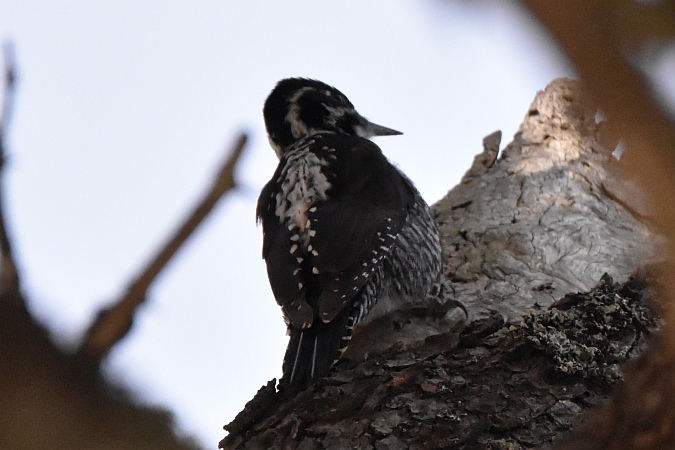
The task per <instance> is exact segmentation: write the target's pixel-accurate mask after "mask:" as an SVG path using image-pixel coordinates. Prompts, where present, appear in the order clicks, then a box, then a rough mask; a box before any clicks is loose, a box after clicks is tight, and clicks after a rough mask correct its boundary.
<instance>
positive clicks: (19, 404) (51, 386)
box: [0, 44, 246, 450]
mask: <svg viewBox="0 0 675 450" xmlns="http://www.w3.org/2000/svg"><path fill="white" fill-rule="evenodd" d="M4 61H5V66H4V77H3V78H4V92H3V104H2V111H1V114H2V116H1V117H0V151H1V152H0V175H2V179H0V252H1V257H2V267H1V270H2V271H1V273H0V275H1V276H0V448H1V449H42V448H50V449H63V450H66V449H67V450H77V449H83V450H84V449H92V448H109V449H131V448H133V449H135V450H138V449H157V448H161V449H164V450H170V449H173V450H195V449H197V448H198V446H197V444H196V443H194V442H192V441H191V440H190V439H189V438H188V437H185V436H183V437H181V436H177V434H176V426H175V423H174V420H173V416H172V414H171V413H170V412H168V411H166V410H162V409H160V408H157V407H149V406H147V405H143V404H140V402H139V401H138V400H136V399H135V398H134V396H133V395H132V394H131V393H129V392H128V391H126V389H125V388H124V387H123V386H119V385H116V386H115V385H112V384H111V383H110V382H109V381H107V380H106V379H105V378H104V377H103V376H102V375H101V372H100V367H99V363H100V361H101V359H102V358H103V357H104V356H105V355H106V354H107V352H108V351H109V350H110V348H112V346H113V345H115V343H117V342H119V340H120V339H122V338H123V337H124V336H125V335H126V333H127V332H128V330H129V329H130V327H131V324H132V320H133V314H134V312H135V311H136V308H137V307H138V306H139V305H140V304H141V303H142V302H143V301H144V299H145V296H146V291H147V289H148V287H149V286H150V284H151V283H152V281H153V280H154V279H155V277H156V276H157V275H158V274H159V273H160V271H161V270H162V269H163V268H164V267H165V266H166V264H167V263H168V261H169V260H170V259H171V257H172V256H173V255H174V254H175V253H176V251H177V250H178V249H179V248H180V246H181V245H182V244H183V243H184V242H185V241H186V240H187V238H188V237H189V236H190V235H191V234H192V232H193V231H194V230H195V229H196V228H197V226H198V225H199V224H200V223H201V222H202V220H203V219H204V218H205V217H206V216H207V215H208V214H209V212H210V211H211V210H212V209H213V207H214V206H215V204H216V203H217V202H218V200H219V199H220V198H222V197H223V196H224V195H225V194H226V193H227V192H229V191H230V190H231V189H232V188H234V187H235V186H236V183H235V177H234V171H235V170H236V167H237V162H238V161H239V160H240V157H241V155H242V154H243V151H244V148H245V145H246V135H245V134H241V135H240V136H239V137H238V138H237V139H236V141H235V143H234V145H233V146H232V148H231V149H229V150H228V154H227V158H226V160H225V162H224V164H223V165H222V167H221V168H220V170H219V172H218V174H217V177H216V179H215V181H214V182H213V184H212V186H211V187H210V188H209V190H208V192H207V194H206V195H205V196H204V197H203V198H202V199H201V200H200V201H199V203H198V204H197V206H196V207H195V208H194V210H193V212H192V213H191V214H190V215H189V217H188V219H187V220H186V221H185V223H184V224H182V225H181V226H180V227H179V228H178V230H177V231H176V233H175V234H174V235H173V236H172V237H171V238H170V239H168V241H167V243H166V244H165V245H164V246H163V247H162V248H161V250H160V251H159V252H158V254H157V255H156V256H155V257H154V258H153V259H152V261H151V262H150V263H149V264H148V265H147V267H145V268H144V269H143V270H142V271H141V272H140V274H139V275H138V277H137V278H136V280H135V281H134V282H133V283H132V284H131V286H130V287H129V289H128V290H127V292H126V294H125V295H124V296H123V297H122V298H121V299H120V300H119V301H118V302H117V303H116V304H115V305H113V306H112V307H111V308H109V309H108V310H106V311H104V312H101V313H100V314H99V316H98V319H97V320H96V321H95V323H94V324H93V325H92V327H91V328H90V330H89V334H88V335H87V338H86V340H85V341H84V343H83V345H82V346H81V348H80V350H79V353H78V354H76V355H71V354H69V353H67V352H65V351H63V350H62V349H60V348H58V347H57V346H55V345H54V343H53V342H52V340H51V339H50V336H49V332H48V331H47V330H46V329H45V328H44V327H43V326H42V325H41V324H40V323H39V322H38V321H37V320H36V319H35V318H34V317H33V316H32V315H31V314H30V312H29V311H28V309H27V308H26V302H25V300H24V297H23V295H22V293H21V290H20V288H19V277H18V275H17V270H16V266H15V264H14V260H13V258H12V245H11V242H10V239H9V237H8V234H7V224H6V222H5V210H4V201H1V200H4V197H5V192H4V189H3V187H4V170H2V169H4V168H5V166H4V163H5V162H6V158H7V155H6V137H7V130H8V123H9V119H10V117H11V112H12V108H13V105H14V93H15V84H16V83H15V80H16V65H15V63H14V55H13V47H12V46H11V44H5V46H4Z"/></svg>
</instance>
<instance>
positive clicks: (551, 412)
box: [221, 79, 660, 450]
mask: <svg viewBox="0 0 675 450" xmlns="http://www.w3.org/2000/svg"><path fill="white" fill-rule="evenodd" d="M499 139H500V134H499V133H495V134H493V135H490V136H488V137H487V138H486V139H485V141H484V151H483V153H482V154H480V155H478V156H477V157H476V160H475V162H474V164H473V166H472V167H471V168H470V170H469V171H468V172H467V174H466V175H465V177H464V178H463V180H462V182H461V183H460V184H459V185H458V186H456V187H455V188H454V189H452V190H451V191H450V192H449V193H448V195H447V196H446V197H445V198H444V199H442V200H441V201H439V202H438V203H437V204H436V205H434V206H433V208H432V209H433V213H434V217H435V219H436V221H437V223H438V225H439V230H440V233H441V239H442V243H443V251H444V257H445V261H446V271H445V275H446V277H447V280H448V281H447V285H448V287H449V288H450V289H449V291H450V292H452V297H453V298H452V299H448V300H456V301H459V302H461V303H463V304H464V305H465V306H466V308H467V311H468V316H469V317H468V320H466V319H465V316H464V313H463V312H462V311H461V310H459V309H457V308H450V307H449V306H450V305H451V303H452V302H451V301H448V305H447V307H445V308H443V307H439V305H430V307H429V308H427V309H424V310H421V309H417V310H411V311H399V312H396V313H394V314H392V315H390V316H388V317H385V318H382V319H378V320H376V321H374V322H372V323H369V324H368V325H366V326H364V327H362V328H361V329H359V330H357V333H356V334H355V335H354V338H353V339H352V343H351V344H350V348H349V349H348V351H347V353H346V354H345V356H344V358H343V359H342V360H341V361H340V362H339V363H338V365H337V366H336V368H335V371H334V372H333V374H332V375H331V376H330V377H328V378H326V379H325V380H323V382H322V383H320V384H318V385H316V386H313V387H311V388H309V389H308V390H306V391H304V392H302V393H300V394H299V395H297V396H296V397H295V398H291V399H283V398H281V397H280V396H278V395H277V394H276V393H275V389H274V381H271V382H270V383H269V384H268V385H267V386H266V387H263V388H262V389H261V390H260V392H259V393H258V394H257V395H256V397H255V398H254V399H253V400H252V401H251V402H249V404H247V405H246V408H245V409H244V411H242V412H241V413H240V414H239V415H238V416H237V418H236V419H235V420H234V421H233V422H232V423H230V424H228V425H226V426H225V429H226V430H227V431H228V432H229V435H228V436H227V437H226V438H225V439H223V441H222V442H221V447H222V448H227V449H234V448H252V449H257V448H280V449H303V450H307V449H332V448H361V449H373V448H375V449H404V448H410V449H417V448H419V449H433V448H446V447H453V448H532V447H537V446H540V445H542V444H546V443H550V442H553V441H554V440H557V439H558V438H560V437H561V436H563V435H564V434H566V433H567V432H568V430H570V429H572V428H573V427H574V426H575V425H576V424H578V423H579V422H580V421H581V419H582V417H583V415H584V413H585V412H586V411H587V410H588V409H589V408H591V407H593V406H596V405H598V404H600V403H602V402H603V401H604V400H605V399H606V398H608V396H609V395H610V393H611V387H612V385H613V383H614V382H615V381H617V380H620V379H621V377H622V373H621V369H620V367H619V365H618V364H619V363H621V362H623V361H625V360H626V359H628V358H630V357H631V356H633V355H635V354H636V353H638V352H639V351H640V350H641V349H642V348H644V344H645V340H644V338H643V337H644V336H645V335H647V334H649V332H650V330H651V329H653V328H654V327H655V324H656V323H657V319H656V318H655V316H654V315H653V313H652V312H651V311H650V309H649V308H647V307H646V306H645V299H646V297H648V296H649V292H650V291H649V289H648V288H647V287H646V286H647V285H646V284H645V283H644V275H638V276H633V277H632V278H631V276H632V275H633V274H635V273H636V272H639V271H640V269H643V268H645V267H647V266H648V265H649V264H651V263H653V262H655V260H656V259H658V255H657V252H656V248H657V243H658V242H659V240H660V239H659V237H658V236H656V235H654V233H653V232H652V231H651V229H650V227H649V226H648V223H647V219H646V217H647V215H648V208H647V205H646V204H645V202H644V200H643V199H642V198H641V196H640V193H639V191H638V190H637V189H636V188H635V187H634V186H632V185H631V184H630V183H628V182H627V181H626V180H624V179H623V178H622V177H621V176H620V174H618V172H617V170H616V168H615V166H614V164H615V158H614V156H613V155H612V150H613V147H614V145H612V143H611V142H609V141H610V139H608V138H607V137H606V136H605V133H604V132H603V124H602V123H598V121H597V120H596V111H595V110H594V108H592V107H591V106H590V104H589V103H587V101H586V100H585V98H584V96H583V95H582V91H581V87H580V86H579V84H578V83H577V82H574V81H570V80H564V79H560V80H555V81H554V82H552V83H551V84H550V85H549V86H548V87H547V88H546V90H545V91H542V92H540V93H538V95H537V96H536V98H535V100H534V102H533V103H532V105H531V107H530V109H529V111H528V112H527V115H526V117H525V120H524V122H523V124H522V125H521V127H520V129H519V131H518V133H517V134H516V136H515V137H514V140H513V142H511V143H510V144H509V145H508V146H507V147H506V148H505V149H504V150H503V152H502V155H501V157H499V158H497V156H498V149H499ZM605 274H607V275H605ZM578 292H587V294H576V293H578ZM575 294H576V295H575ZM549 306H553V309H548V307H549ZM523 315H524V316H523ZM504 324H506V326H503V325H504Z"/></svg>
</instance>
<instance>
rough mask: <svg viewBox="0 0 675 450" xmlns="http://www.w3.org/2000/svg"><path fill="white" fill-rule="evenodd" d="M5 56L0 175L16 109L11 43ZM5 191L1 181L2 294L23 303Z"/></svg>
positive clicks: (14, 74)
mask: <svg viewBox="0 0 675 450" xmlns="http://www.w3.org/2000/svg"><path fill="white" fill-rule="evenodd" d="M3 55H4V69H5V70H4V92H3V96H2V111H1V112H0V174H1V173H2V172H3V171H4V168H5V162H6V160H7V143H6V136H7V129H8V128H9V121H10V118H11V115H12V110H13V109H14V93H15V88H16V65H15V61H14V48H13V46H12V44H11V43H10V42H5V43H4V45H3ZM3 199H4V189H3V183H2V180H0V264H1V266H0V292H3V293H6V294H10V295H7V296H6V297H5V298H8V299H9V298H11V299H16V301H20V302H23V300H22V297H21V296H20V295H15V294H18V293H19V276H18V273H17V269H16V264H15V262H14V258H13V256H12V246H11V244H10V241H9V236H8V233H7V225H6V221H5V208H4V202H3Z"/></svg>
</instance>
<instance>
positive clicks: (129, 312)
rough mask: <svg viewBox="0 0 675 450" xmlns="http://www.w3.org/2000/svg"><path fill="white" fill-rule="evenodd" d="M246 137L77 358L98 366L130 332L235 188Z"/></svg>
mask: <svg viewBox="0 0 675 450" xmlns="http://www.w3.org/2000/svg"><path fill="white" fill-rule="evenodd" d="M246 140H247V137H246V135H245V134H241V135H240V136H239V138H238V139H237V141H236V142H235V144H234V146H233V147H232V149H231V150H230V151H229V152H228V153H229V156H228V158H227V160H226V161H225V163H224V164H223V166H222V167H221V169H220V171H219V173H218V175H217V176H216V178H215V181H214V183H213V184H212V186H211V188H210V190H209V191H208V193H207V194H206V195H205V196H204V198H202V200H201V201H200V202H199V203H198V204H197V206H196V207H195V209H194V210H193V211H192V213H191V214H190V215H189V217H188V219H187V220H186V221H185V222H184V223H183V225H181V226H180V228H178V230H177V231H176V232H175V233H174V234H173V236H171V237H170V238H169V239H168V240H167V242H166V244H164V245H163V246H162V247H161V249H160V250H159V252H158V253H157V255H156V256H155V257H154V258H153V259H152V260H151V261H150V263H149V264H148V265H147V266H146V267H145V268H144V269H143V270H141V271H140V275H138V276H137V277H136V279H135V280H134V281H133V282H132V283H131V285H130V286H129V287H128V288H127V291H126V293H125V294H124V295H123V296H122V298H120V299H119V300H117V301H116V302H115V304H114V305H113V306H112V307H109V308H106V309H104V310H102V311H100V312H99V314H98V317H97V319H96V321H95V322H94V324H92V325H91V327H90V328H89V331H88V332H87V335H86V337H85V339H84V341H83V343H82V345H81V346H80V349H79V350H78V354H79V355H80V356H83V357H85V358H87V359H89V360H91V361H93V362H95V363H98V362H100V360H101V359H102V358H103V357H104V356H105V355H106V354H107V353H108V352H109V351H110V349H111V348H112V347H113V346H114V345H115V344H116V343H117V342H119V341H120V340H121V339H122V338H123V337H124V336H126V334H127V333H128V332H129V330H130V329H131V326H132V323H133V315H134V312H135V310H136V308H137V307H138V306H139V305H140V304H142V303H143V302H144V301H145V299H146V293H147V290H148V288H149V286H150V284H151V283H152V282H153V280H154V279H155V278H156V277H157V275H158V274H159V273H160V272H161V270H162V269H163V268H164V267H165V266H166V264H167V263H168V262H169V260H170V259H171V257H172V256H173V255H174V254H175V253H176V251H178V249H179V248H180V247H181V245H182V244H183V243H184V242H185V241H186V240H187V238H188V237H189V236H190V235H191V234H192V232H193V231H194V230H195V229H196V228H197V226H198V225H199V224H200V223H201V222H202V220H203V219H204V218H205V217H206V216H207V215H208V214H209V212H211V210H212V209H213V207H214V206H215V204H216V203H217V202H218V200H219V199H220V198H221V197H222V196H223V195H224V194H225V193H226V192H228V191H229V190H231V189H232V188H234V187H235V185H236V184H235V180H234V169H235V166H236V164H237V162H238V161H239V158H240V156H241V154H242V152H243V150H244V147H245V145H246Z"/></svg>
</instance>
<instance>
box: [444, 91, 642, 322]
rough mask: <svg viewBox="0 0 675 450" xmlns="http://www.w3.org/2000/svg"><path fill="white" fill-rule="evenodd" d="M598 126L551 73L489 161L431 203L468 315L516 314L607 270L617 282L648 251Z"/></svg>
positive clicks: (586, 284) (637, 200) (632, 192)
mask: <svg viewBox="0 0 675 450" xmlns="http://www.w3.org/2000/svg"><path fill="white" fill-rule="evenodd" d="M598 133H599V126H598V124H597V123H596V112H595V109H594V108H592V107H591V106H590V104H588V103H587V102H586V101H585V100H584V97H583V96H582V92H581V86H580V85H579V83H577V82H572V81H569V80H562V79H560V80H556V81H554V82H552V83H551V84H550V85H549V87H548V88H547V89H546V90H545V91H542V92H540V93H539V94H537V97H536V98H535V100H534V102H533V103H532V105H531V106H530V109H529V111H528V113H527V115H526V116H525V119H524V121H523V124H522V125H521V126H520V129H519V130H518V132H517V134H516V135H515V137H514V139H513V142H511V143H510V144H509V145H508V146H507V147H506V148H505V149H504V151H503V153H502V155H501V157H500V158H499V159H498V160H497V161H496V162H495V163H494V165H492V166H491V167H490V168H489V169H488V170H487V171H485V172H484V173H482V174H481V175H480V176H478V177H476V176H471V177H469V174H473V173H475V171H476V169H475V164H474V167H472V168H471V169H470V170H469V172H468V173H467V176H465V178H464V180H463V181H462V183H461V184H459V185H458V186H456V187H455V188H453V189H452V190H451V191H450V192H449V193H448V194H447V196H446V197H445V198H443V199H442V200H441V201H439V202H438V203H437V204H436V205H434V207H433V212H434V216H435V219H436V220H437V222H438V224H439V229H440V232H441V235H442V243H443V250H444V253H445V255H446V258H447V259H446V260H447V267H446V275H447V276H448V277H449V278H450V279H451V280H452V281H453V287H454V290H455V295H456V298H457V299H459V300H460V301H462V302H463V303H464V304H465V305H466V306H467V308H468V309H469V310H470V311H471V312H472V313H474V314H481V313H484V312H485V311H486V310H487V309H494V310H497V311H499V312H501V313H503V314H504V315H505V316H507V317H508V318H510V319H518V317H519V316H520V314H521V313H522V312H524V311H525V310H526V309H527V308H530V307H532V306H533V305H534V304H535V303H536V304H539V305H541V306H544V307H546V306H548V305H550V304H551V303H552V302H554V301H555V300H557V299H559V298H560V297H562V296H563V295H565V294H567V293H570V292H576V291H588V290H589V289H591V288H592V287H593V286H595V285H596V284H597V282H598V280H599V279H600V277H601V276H602V275H603V273H605V272H607V273H609V275H611V276H612V278H614V279H615V280H616V281H619V282H623V281H625V280H626V279H628V277H629V276H630V274H631V273H633V272H634V271H635V270H636V269H638V268H641V267H644V266H645V264H646V263H647V262H648V261H650V260H651V259H652V258H653V257H654V256H655V252H654V246H653V245H652V242H653V239H654V236H653V232H652V231H651V229H650V228H649V226H648V225H646V223H645V222H646V220H645V219H646V218H645V217H644V216H643V215H644V214H646V213H647V211H648V209H647V206H646V204H645V203H644V200H643V199H642V197H641V196H640V194H639V191H638V190H637V188H635V187H634V186H632V185H631V184H630V183H628V182H625V181H624V180H623V179H622V178H621V176H620V175H619V174H618V173H617V171H616V167H615V166H616V160H615V158H614V157H613V156H611V155H610V154H609V152H608V151H607V149H603V147H602V146H601V145H600V143H599V142H598V140H597V135H598ZM487 151H488V152H492V150H487ZM480 167H481V168H482V167H483V166H482V165H481V166H480Z"/></svg>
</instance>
